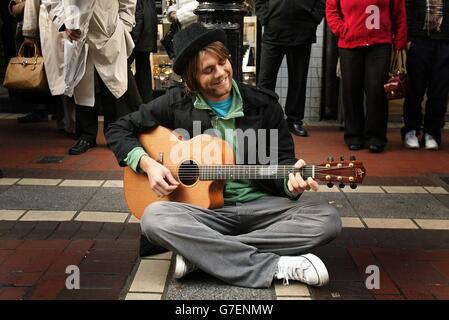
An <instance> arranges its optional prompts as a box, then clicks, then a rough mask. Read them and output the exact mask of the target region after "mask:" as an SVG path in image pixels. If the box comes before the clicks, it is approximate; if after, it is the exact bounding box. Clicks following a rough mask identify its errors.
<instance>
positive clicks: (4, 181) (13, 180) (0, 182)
mask: <svg viewBox="0 0 449 320" xmlns="http://www.w3.org/2000/svg"><path fill="white" fill-rule="evenodd" d="M19 180H20V179H17V178H1V179H0V186H2V188H4V189H7V187H3V186H12V185H13V184H15V183H16V182H17V181H19Z"/></svg>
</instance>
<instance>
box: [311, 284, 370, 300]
mask: <svg viewBox="0 0 449 320" xmlns="http://www.w3.org/2000/svg"><path fill="white" fill-rule="evenodd" d="M309 289H310V293H311V297H312V300H315V299H316V300H322V299H326V300H360V299H362V300H372V299H374V296H373V294H372V293H371V292H370V290H368V289H367V288H366V287H365V284H364V283H362V282H348V281H330V282H329V284H328V286H326V287H323V288H314V287H309Z"/></svg>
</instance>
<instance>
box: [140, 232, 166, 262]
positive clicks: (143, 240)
mask: <svg viewBox="0 0 449 320" xmlns="http://www.w3.org/2000/svg"><path fill="white" fill-rule="evenodd" d="M167 251H168V249H165V248H164V247H161V246H160V245H158V244H155V243H152V242H150V241H149V240H148V239H147V237H145V236H144V235H143V234H142V235H141V236H140V250H139V256H141V257H145V256H153V255H155V254H159V253H164V252H167Z"/></svg>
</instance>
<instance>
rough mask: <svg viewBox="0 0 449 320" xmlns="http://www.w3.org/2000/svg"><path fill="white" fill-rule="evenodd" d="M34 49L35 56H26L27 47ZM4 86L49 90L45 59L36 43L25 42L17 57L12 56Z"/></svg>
mask: <svg viewBox="0 0 449 320" xmlns="http://www.w3.org/2000/svg"><path fill="white" fill-rule="evenodd" d="M26 46H29V47H32V48H33V49H34V56H33V57H24V56H23V52H24V50H25V47H26ZM3 86H4V87H5V88H8V89H13V90H17V91H38V92H42V91H48V90H49V88H48V82H47V77H46V75H45V68H44V59H43V58H42V55H41V54H40V51H39V48H38V47H37V45H36V43H33V44H32V45H31V44H28V43H23V44H22V45H21V46H20V49H19V53H18V56H17V57H14V58H11V60H10V61H9V64H8V67H7V69H6V74H5V81H4V82H3Z"/></svg>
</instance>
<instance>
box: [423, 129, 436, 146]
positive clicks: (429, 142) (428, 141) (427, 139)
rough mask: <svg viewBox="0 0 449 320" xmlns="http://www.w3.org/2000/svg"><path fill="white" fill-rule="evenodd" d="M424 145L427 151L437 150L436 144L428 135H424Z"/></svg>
mask: <svg viewBox="0 0 449 320" xmlns="http://www.w3.org/2000/svg"><path fill="white" fill-rule="evenodd" d="M424 145H425V146H426V149H427V150H438V143H437V142H436V141H435V139H434V138H433V137H432V136H431V135H430V134H428V133H426V134H424Z"/></svg>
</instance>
